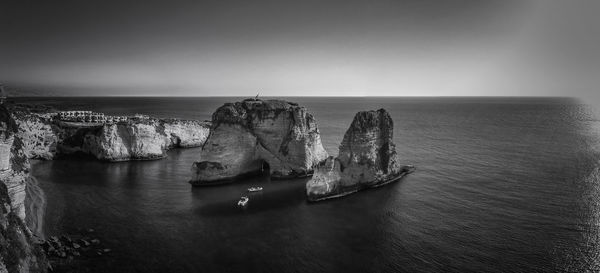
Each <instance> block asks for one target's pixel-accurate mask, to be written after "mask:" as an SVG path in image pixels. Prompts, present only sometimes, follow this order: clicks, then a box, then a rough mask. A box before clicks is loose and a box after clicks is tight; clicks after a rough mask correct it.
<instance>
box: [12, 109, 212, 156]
mask: <svg viewBox="0 0 600 273" xmlns="http://www.w3.org/2000/svg"><path fill="white" fill-rule="evenodd" d="M14 117H15V120H16V121H17V125H18V135H19V137H20V138H21V139H23V140H24V146H25V151H26V153H27V155H28V157H29V158H35V159H52V158H55V157H57V156H61V155H71V154H76V153H82V154H89V155H92V156H94V157H95V158H97V159H99V160H106V161H125V160H148V159H158V158H163V157H165V156H166V151H167V150H168V149H171V148H176V147H186V148H187V147H199V146H201V145H202V144H203V143H204V141H205V140H206V138H207V137H208V133H209V129H210V125H209V124H208V123H206V122H200V121H193V120H178V119H167V120H161V119H152V118H150V119H139V120H129V121H127V122H120V123H106V124H84V125H82V124H77V123H68V122H59V121H56V120H55V119H54V118H53V117H52V116H49V115H48V114H36V113H24V112H15V113H14Z"/></svg>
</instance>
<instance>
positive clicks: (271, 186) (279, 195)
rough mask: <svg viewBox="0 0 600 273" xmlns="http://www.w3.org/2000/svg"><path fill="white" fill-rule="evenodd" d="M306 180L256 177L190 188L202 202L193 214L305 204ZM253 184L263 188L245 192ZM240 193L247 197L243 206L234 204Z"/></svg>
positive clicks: (226, 213) (225, 213)
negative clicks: (218, 184) (224, 183)
mask: <svg viewBox="0 0 600 273" xmlns="http://www.w3.org/2000/svg"><path fill="white" fill-rule="evenodd" d="M307 181H308V178H297V179H285V180H272V179H271V178H269V177H255V178H247V179H244V180H242V181H236V182H235V183H231V184H227V185H221V186H212V187H193V188H192V194H193V195H194V199H196V200H200V202H201V204H200V205H199V206H198V207H197V208H196V209H195V213H196V214H198V215H203V216H210V217H227V216H235V215H244V214H256V213H261V212H264V211H268V210H276V209H281V208H285V207H293V206H298V205H301V204H305V203H306V194H305V191H306V190H305V188H306V187H305V185H306V182H307ZM255 186H259V187H263V190H262V191H259V192H248V190H247V189H248V188H249V187H255ZM242 196H246V197H248V198H249V199H250V200H249V202H248V205H246V206H245V207H240V206H238V205H237V202H238V200H240V198H241V197H242Z"/></svg>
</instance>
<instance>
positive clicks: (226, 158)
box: [190, 99, 327, 185]
mask: <svg viewBox="0 0 600 273" xmlns="http://www.w3.org/2000/svg"><path fill="white" fill-rule="evenodd" d="M199 157H200V160H199V161H197V162H195V163H194V164H193V166H192V172H193V175H192V179H191V181H190V183H192V184H193V185H206V184H214V183H215V182H221V181H227V180H233V179H235V178H238V177H240V176H247V175H256V174H260V173H268V174H270V175H271V176H272V177H275V178H287V177H298V176H306V175H309V174H310V173H312V170H313V166H315V165H316V164H318V162H320V161H322V160H323V159H325V158H326V157H327V152H326V151H325V149H324V148H323V145H322V144H321V137H320V135H319V129H318V128H317V123H316V121H315V119H314V117H313V116H312V115H311V114H310V113H308V111H307V110H306V108H304V107H301V106H299V105H298V104H296V103H291V102H287V101H282V100H260V99H247V100H243V101H241V102H236V103H226V104H224V105H223V106H221V107H219V108H218V109H217V111H215V113H214V114H213V115H212V127H211V130H210V134H209V136H208V139H207V140H206V142H205V143H204V145H203V146H202V150H201V152H200V156H199Z"/></svg>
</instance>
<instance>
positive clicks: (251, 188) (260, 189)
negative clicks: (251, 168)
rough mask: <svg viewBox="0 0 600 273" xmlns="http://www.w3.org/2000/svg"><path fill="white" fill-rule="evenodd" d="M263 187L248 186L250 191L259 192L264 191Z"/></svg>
mask: <svg viewBox="0 0 600 273" xmlns="http://www.w3.org/2000/svg"><path fill="white" fill-rule="evenodd" d="M262 190H263V188H262V187H250V188H248V192H257V191H262Z"/></svg>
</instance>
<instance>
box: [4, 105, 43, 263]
mask: <svg viewBox="0 0 600 273" xmlns="http://www.w3.org/2000/svg"><path fill="white" fill-rule="evenodd" d="M16 133H17V125H16V123H15V121H14V120H13V118H12V117H11V116H10V114H9V112H8V110H7V109H6V108H5V107H4V105H0V272H45V271H46V269H47V266H48V264H47V261H46V257H45V255H44V254H43V252H42V250H41V249H40V247H39V246H38V245H36V244H35V243H34V238H33V236H32V234H31V232H30V231H29V229H28V228H27V227H26V225H25V224H24V220H25V217H26V215H25V204H24V202H25V187H26V180H27V179H28V178H29V161H28V159H27V156H26V154H25V151H24V149H23V142H22V141H21V139H20V138H19V137H18V136H17V135H16Z"/></svg>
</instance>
